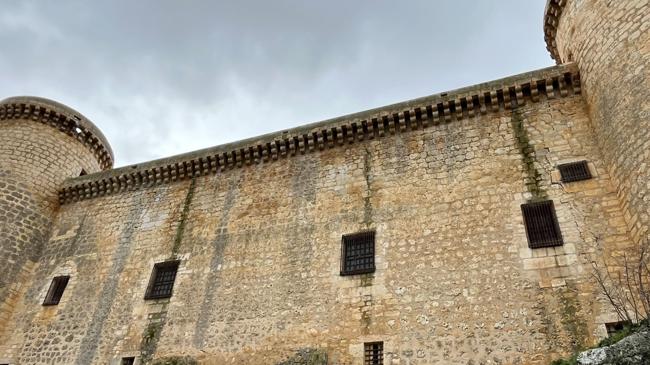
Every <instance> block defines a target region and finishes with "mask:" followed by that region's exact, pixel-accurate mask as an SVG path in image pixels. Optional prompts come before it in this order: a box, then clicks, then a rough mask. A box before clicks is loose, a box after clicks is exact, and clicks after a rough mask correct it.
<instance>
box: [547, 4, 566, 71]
mask: <svg viewBox="0 0 650 365" xmlns="http://www.w3.org/2000/svg"><path fill="white" fill-rule="evenodd" d="M566 2H567V0H547V2H546V8H545V9H544V41H546V49H547V50H548V52H549V53H550V54H551V57H552V58H553V59H554V60H555V62H557V64H558V65H559V64H560V63H561V62H562V60H561V59H560V53H559V52H558V50H557V43H556V42H555V35H556V34H557V26H558V24H559V22H560V16H561V15H562V11H563V10H564V7H565V6H566Z"/></svg>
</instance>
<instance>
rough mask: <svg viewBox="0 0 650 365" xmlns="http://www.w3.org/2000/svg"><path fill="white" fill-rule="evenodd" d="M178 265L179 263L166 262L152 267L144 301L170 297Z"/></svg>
mask: <svg viewBox="0 0 650 365" xmlns="http://www.w3.org/2000/svg"><path fill="white" fill-rule="evenodd" d="M179 263H180V261H166V262H159V263H157V264H155V265H154V266H153V271H152V272H151V279H149V286H148V287H147V293H146V294H145V296H144V299H160V298H169V297H171V296H172V291H173V289H174V280H176V272H177V271H178V265H179Z"/></svg>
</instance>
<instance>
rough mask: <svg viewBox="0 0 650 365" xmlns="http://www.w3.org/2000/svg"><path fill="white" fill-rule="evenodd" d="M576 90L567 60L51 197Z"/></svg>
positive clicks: (129, 170) (132, 185) (84, 195)
mask: <svg viewBox="0 0 650 365" xmlns="http://www.w3.org/2000/svg"><path fill="white" fill-rule="evenodd" d="M580 92H581V87H580V74H579V73H578V69H577V67H576V65H575V64H573V63H569V64H564V65H559V66H552V67H548V68H544V69H541V70H536V71H532V72H527V73H523V74H520V75H515V76H511V77H507V78H504V79H500V80H495V81H491V82H487V83H482V84H478V85H473V86H469V87H465V88H462V89H457V90H453V91H448V92H444V93H440V94H434V95H430V96H426V97H422V98H418V99H413V100H409V101H405V102H401V103H397V104H392V105H387V106H384V107H380V108H376V109H371V110H367V111H364V112H360V113H355V114H350V115H346V116H342V117H338V118H334V119H329V120H325V121H322V122H317V123H313V124H307V125H304V126H301V127H297V128H293V129H290V130H287V131H280V132H275V133H269V134H266V135H262V136H259V137H254V138H250V139H246V140H242V141H238V142H233V143H229V144H225V145H221V146H216V147H211V148H207V149H203V150H199V151H194V152H190V153H186V154H182V155H177V156H172V157H168V158H164V159H160V160H154V161H149V162H144V163H140V164H137V165H131V166H124V167H120V168H117V169H113V170H110V171H103V172H100V173H96V174H91V175H86V176H80V177H76V178H73V179H68V180H66V181H65V182H64V184H63V187H62V188H61V190H60V191H59V202H60V203H61V204H66V203H70V202H75V201H79V200H84V199H91V198H94V197H99V196H104V195H110V194H115V193H118V192H121V191H126V190H132V189H137V188H140V187H145V186H152V185H157V184H163V183H169V182H173V181H179V180H185V179H190V178H193V177H196V176H202V175H208V174H216V173H217V172H220V171H223V170H226V169H232V168H239V167H243V166H248V165H252V164H260V163H268V162H272V161H275V160H279V159H282V158H289V157H292V156H296V155H300V154H305V153H312V152H316V151H319V150H323V149H325V148H335V147H338V146H343V145H346V144H351V143H355V142H357V141H363V140H369V139H374V138H384V137H388V136H391V135H395V134H400V133H404V132H407V131H409V130H416V129H424V128H428V127H430V126H433V125H438V124H442V123H450V122H453V121H459V120H462V119H465V118H472V117H475V116H478V115H483V114H487V113H497V112H501V111H504V110H512V109H514V108H518V107H520V106H522V105H525V104H526V103H536V102H540V101H544V100H547V99H554V98H563V97H567V96H571V95H576V94H580Z"/></svg>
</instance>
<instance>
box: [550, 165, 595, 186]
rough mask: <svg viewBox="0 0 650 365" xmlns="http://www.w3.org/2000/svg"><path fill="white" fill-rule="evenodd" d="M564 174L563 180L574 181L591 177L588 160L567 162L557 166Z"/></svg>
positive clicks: (561, 173) (562, 174)
mask: <svg viewBox="0 0 650 365" xmlns="http://www.w3.org/2000/svg"><path fill="white" fill-rule="evenodd" d="M557 168H558V170H560V175H561V176H562V182H572V181H580V180H588V179H591V172H589V165H588V164H587V161H578V162H571V163H565V164H562V165H558V166H557Z"/></svg>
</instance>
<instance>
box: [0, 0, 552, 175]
mask: <svg viewBox="0 0 650 365" xmlns="http://www.w3.org/2000/svg"><path fill="white" fill-rule="evenodd" d="M544 5H545V0H498V1H497V0H471V1H470V0H462V1H461V0H444V1H443V0H426V1H406V0H404V1H395V0H391V1H388V0H387V1H381V0H358V1H351V0H344V1H339V0H336V1H334V0H328V1H298V0H295V1H288V0H287V1H284V0H281V1H277V0H274V1H269V0H258V1H253V0H237V1H207V0H205V1H190V0H187V1H180V0H177V1H170V0H164V1H161V0H146V1H144V0H111V1H87V0H79V1H68V0H56V1H46V0H43V1H28V0H2V7H1V8H0V44H2V50H1V51H0V80H1V81H0V99H2V98H4V97H9V96H16V95H36V96H42V97H46V98H50V99H54V100H57V101H59V102H62V103H64V104H66V105H68V106H70V107H72V108H74V109H77V110H78V111H79V112H81V113H82V114H84V115H86V116H87V117H88V118H89V119H91V120H92V121H93V122H94V123H95V124H96V125H97V126H98V127H99V128H100V129H101V130H102V131H103V132H104V134H105V135H106V137H107V138H108V140H109V142H110V143H111V145H112V147H113V149H114V151H115V155H116V165H117V166H122V165H126V164H131V163H137V162H142V161H146V160H151V159H154V158H159V157H165V156H170V155H174V154H178V153H183V152H188V151H192V150H196V149H199V148H204V147H209V146H214V145H218V144H222V143H227V142H231V141H235V140H239V139H243V138H247V137H252V136H255V135H259V134H263V133H267V132H272V131H276V130H281V129H286V128H289V127H294V126H298V125H302V124H306V123H310V122H315V121H319V120H322V119H327V118H331V117H336V116H340V115H343V114H348V113H353V112H358V111H361V110H365V109H369V108H373V107H377V106H381V105H384V104H389V103H394V102H398V101H402V100H407V99H411V98H415V97H420V96H425V95H429V94H433V93H437V92H441V91H445V90H450V89H455V88H458V87H463V86H469V85H472V84H475V83H479V82H484V81H489V80H492V79H496V78H501V77H505V76H509V75H512V74H516V73H520V72H525V71H530V70H533V69H537V68H542V67H546V66H550V65H552V64H553V62H552V60H551V58H550V56H549V55H548V53H547V52H546V50H545V44H544V40H543V31H542V17H543V12H544Z"/></svg>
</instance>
